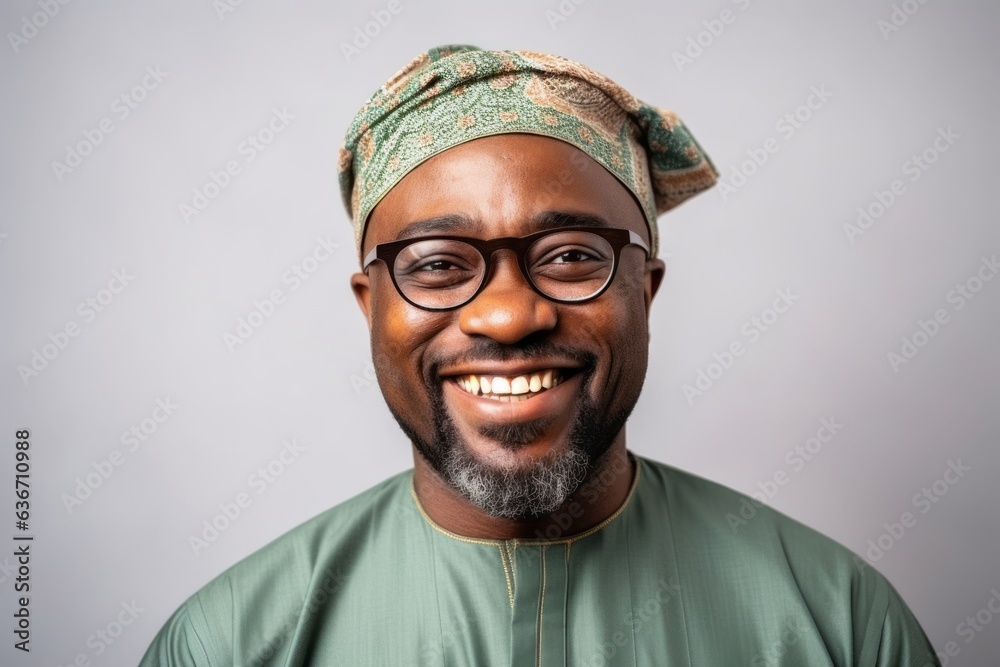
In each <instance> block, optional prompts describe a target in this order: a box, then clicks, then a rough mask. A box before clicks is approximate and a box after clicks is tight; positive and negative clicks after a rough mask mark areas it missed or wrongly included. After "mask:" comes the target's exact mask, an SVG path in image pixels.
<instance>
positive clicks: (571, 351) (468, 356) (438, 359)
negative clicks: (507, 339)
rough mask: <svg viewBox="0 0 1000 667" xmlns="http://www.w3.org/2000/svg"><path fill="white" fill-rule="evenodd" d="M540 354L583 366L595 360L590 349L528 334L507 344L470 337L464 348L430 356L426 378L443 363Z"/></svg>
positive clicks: (527, 358) (515, 358)
mask: <svg viewBox="0 0 1000 667" xmlns="http://www.w3.org/2000/svg"><path fill="white" fill-rule="evenodd" d="M543 356H544V357H561V358H563V359H570V360H572V361H573V362H574V363H576V364H577V365H579V366H581V367H582V368H583V369H584V370H589V369H591V368H593V367H594V366H595V365H596V364H597V355H596V354H594V353H593V352H590V351H588V350H582V349H580V348H577V347H572V346H569V345H564V344H562V343H556V342H554V341H551V340H545V339H542V338H534V337H531V336H529V337H527V338H524V339H522V340H521V341H518V342H517V343H514V344H511V345H508V344H505V343H498V342H497V341H495V340H492V339H490V338H473V339H471V340H470V342H469V346H468V348H467V349H465V350H464V351H463V352H462V353H461V354H454V355H448V356H435V357H433V358H431V359H430V363H429V364H428V368H427V370H428V373H429V376H430V377H429V381H430V380H432V379H436V378H438V377H440V375H439V373H438V371H439V370H440V369H441V367H442V366H445V365H448V366H454V365H460V364H461V365H464V364H469V365H475V364H477V363H481V362H498V363H506V362H518V361H531V360H532V359H535V358H538V357H543Z"/></svg>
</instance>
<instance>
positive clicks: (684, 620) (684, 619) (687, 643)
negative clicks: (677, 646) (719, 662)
mask: <svg viewBox="0 0 1000 667" xmlns="http://www.w3.org/2000/svg"><path fill="white" fill-rule="evenodd" d="M664 487H665V488H666V492H667V493H666V494H665V496H664V499H665V500H666V503H667V533H668V535H669V538H670V553H671V555H672V556H673V558H674V575H675V576H676V577H677V587H678V589H679V590H678V593H677V595H678V596H680V599H681V627H682V628H684V652H685V653H686V654H687V664H688V665H691V664H693V663H692V662H691V639H690V637H689V636H688V616H687V612H686V611H685V610H684V587H683V585H682V584H681V573H680V570H679V569H678V566H679V564H680V561H679V560H678V559H677V549H676V548H675V546H674V545H675V542H676V540H675V539H674V538H675V537H676V535H674V521H673V516H672V515H673V503H672V502H671V495H672V491H673V490H674V489H673V485H672V484H671V480H670V479H665V480H664Z"/></svg>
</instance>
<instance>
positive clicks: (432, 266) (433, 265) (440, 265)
mask: <svg viewBox="0 0 1000 667" xmlns="http://www.w3.org/2000/svg"><path fill="white" fill-rule="evenodd" d="M458 269H459V267H458V266H456V265H455V264H453V263H452V262H449V261H448V260H446V259H435V260H432V261H430V262H425V263H423V264H421V265H420V266H418V267H417V268H416V270H417V271H449V270H451V271H455V270H458Z"/></svg>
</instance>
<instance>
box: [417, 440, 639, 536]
mask: <svg viewBox="0 0 1000 667" xmlns="http://www.w3.org/2000/svg"><path fill="white" fill-rule="evenodd" d="M413 461H414V466H413V468H414V469H413V485H414V488H415V490H416V493H417V497H418V498H419V499H420V504H421V505H422V506H423V508H424V511H425V512H427V515H428V516H429V517H430V518H431V520H433V521H434V523H436V524H437V525H439V526H441V527H442V528H444V529H445V530H448V531H451V532H453V533H457V534H458V535H462V536H464V537H473V538H480V539H498V540H506V539H513V538H522V539H524V538H533V539H537V538H544V539H549V540H558V539H564V538H567V537H571V536H573V535H575V534H577V533H581V532H584V531H586V530H588V529H590V528H592V527H594V526H596V525H597V524H599V523H601V522H602V521H604V520H605V519H607V518H608V517H609V516H611V515H612V514H614V512H615V511H616V510H617V509H618V508H619V507H621V506H622V504H623V503H624V502H625V499H626V498H627V497H628V492H629V489H630V488H631V487H632V480H633V478H634V476H635V467H634V465H633V463H632V460H631V459H630V458H629V456H628V452H627V450H626V448H625V429H622V430H621V432H620V433H619V434H618V436H617V437H616V438H615V441H614V443H613V444H612V445H611V447H610V448H609V449H608V451H607V452H606V453H605V455H604V456H603V457H602V458H601V459H600V460H599V461H598V465H597V466H596V467H595V469H594V471H593V473H592V474H591V475H590V477H588V478H587V479H586V480H584V482H583V483H582V484H581V485H580V488H578V489H577V490H576V491H575V492H574V493H573V494H572V495H570V496H569V497H568V498H567V499H566V501H565V502H564V503H563V504H562V505H561V506H560V507H559V509H557V510H556V511H555V512H552V513H551V514H549V515H546V516H543V517H538V518H535V519H509V518H506V517H497V516H492V515H490V514H487V513H486V512H484V511H483V510H481V509H480V508H478V507H476V506H475V505H473V504H472V503H470V502H469V501H468V500H466V499H465V497H464V496H462V495H461V494H459V493H458V492H457V491H456V490H455V489H454V488H452V487H451V486H450V485H449V484H448V483H447V482H446V481H445V480H444V479H443V478H442V477H441V476H440V475H439V474H438V472H437V471H436V470H434V469H433V468H432V467H431V466H430V464H428V463H427V461H426V460H424V457H423V456H421V455H420V453H419V452H417V450H416V448H414V450H413Z"/></svg>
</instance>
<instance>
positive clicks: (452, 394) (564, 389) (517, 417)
mask: <svg viewBox="0 0 1000 667" xmlns="http://www.w3.org/2000/svg"><path fill="white" fill-rule="evenodd" d="M582 376H583V373H582V372H577V373H576V374H574V375H573V376H572V377H570V378H569V379H568V380H563V381H562V382H561V383H559V384H558V385H556V386H555V387H553V388H552V389H546V390H545V391H543V392H541V393H539V394H538V395H537V396H533V397H531V398H529V399H527V400H524V401H518V402H516V403H504V402H502V401H498V400H496V399H493V398H486V397H484V396H475V395H473V394H470V393H469V392H467V391H465V390H464V389H462V388H461V387H459V386H458V384H457V383H456V382H455V381H454V380H450V379H449V380H445V382H444V385H445V389H444V392H445V396H446V398H448V399H450V400H454V401H456V406H457V407H458V408H459V409H460V410H461V411H462V412H463V413H465V414H469V415H471V416H473V417H474V418H477V419H480V420H482V421H489V422H504V423H509V422H530V421H533V420H535V419H540V418H542V417H547V416H549V415H552V414H555V413H560V412H564V411H565V410H567V409H568V408H570V407H571V405H572V401H573V397H574V396H576V395H577V392H579V390H580V382H581V380H580V378H581V377H582Z"/></svg>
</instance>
